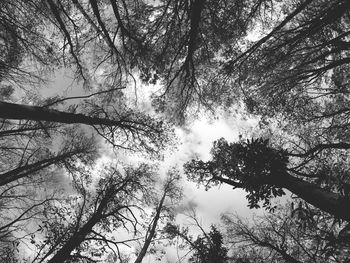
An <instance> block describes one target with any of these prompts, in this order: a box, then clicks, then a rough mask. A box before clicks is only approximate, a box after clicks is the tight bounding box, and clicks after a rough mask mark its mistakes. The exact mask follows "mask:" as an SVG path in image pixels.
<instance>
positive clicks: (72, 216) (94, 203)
mask: <svg viewBox="0 0 350 263" xmlns="http://www.w3.org/2000/svg"><path fill="white" fill-rule="evenodd" d="M85 172H86V173H88V171H85ZM103 172H104V174H103V175H100V179H99V181H98V184H97V185H96V186H97V189H96V192H92V191H91V190H89V188H90V186H89V181H90V180H91V178H90V179H89V176H90V175H89V174H86V176H81V175H80V176H77V177H76V190H77V195H76V196H72V197H69V198H67V200H66V203H61V205H59V204H57V203H56V204H55V203H54V204H53V205H50V206H47V208H46V210H45V215H46V219H45V220H43V222H42V225H41V228H42V230H43V231H44V234H45V237H44V239H43V240H42V241H40V236H39V239H38V240H37V241H36V242H37V245H36V246H37V249H38V252H37V256H36V258H35V259H34V261H33V262H50V263H51V262H65V261H69V260H73V261H74V260H85V259H86V260H90V261H93V260H95V259H97V258H105V257H106V256H108V254H109V253H112V254H113V255H114V256H115V257H116V258H118V257H121V254H120V248H119V246H122V245H123V244H127V242H128V240H121V239H120V238H118V236H116V233H118V232H120V231H121V232H120V234H121V233H122V230H123V229H124V230H125V231H133V232H136V230H137V225H138V224H139V219H138V217H137V213H139V212H142V205H147V203H148V201H149V200H150V198H151V197H152V194H153V193H152V191H150V188H149V187H151V185H152V183H153V175H154V174H153V173H154V171H153V169H152V167H149V166H147V165H141V166H140V167H137V168H132V167H125V169H124V173H125V174H124V175H122V174H121V173H120V172H119V171H118V170H117V169H116V168H114V167H109V168H105V169H104V171H103ZM84 178H86V179H84ZM132 240H133V239H131V240H129V242H130V241H132Z"/></svg>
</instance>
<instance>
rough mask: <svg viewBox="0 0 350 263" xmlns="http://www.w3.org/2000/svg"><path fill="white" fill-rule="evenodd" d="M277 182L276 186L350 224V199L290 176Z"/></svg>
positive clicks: (279, 178)
mask: <svg viewBox="0 0 350 263" xmlns="http://www.w3.org/2000/svg"><path fill="white" fill-rule="evenodd" d="M275 181H276V183H275V185H276V186H278V187H281V188H285V189H288V190H289V191H291V192H292V193H294V194H296V195H297V196H298V197H300V198H302V199H303V200H305V201H306V202H308V203H310V204H312V205H313V206H315V207H317V208H319V209H321V210H323V211H325V212H328V213H330V214H332V215H334V216H336V217H337V218H340V219H344V220H346V221H349V222H350V198H348V197H345V196H342V195H340V194H336V193H333V192H330V191H328V190H325V189H323V188H321V187H320V186H318V185H316V184H313V183H309V182H306V181H304V180H301V179H299V178H296V177H293V176H291V175H289V174H284V175H283V176H280V177H278V179H276V180H275Z"/></svg>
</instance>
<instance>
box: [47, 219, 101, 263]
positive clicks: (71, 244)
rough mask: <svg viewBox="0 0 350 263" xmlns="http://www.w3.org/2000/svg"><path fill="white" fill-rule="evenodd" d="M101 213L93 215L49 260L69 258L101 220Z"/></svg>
mask: <svg viewBox="0 0 350 263" xmlns="http://www.w3.org/2000/svg"><path fill="white" fill-rule="evenodd" d="M100 219H101V218H100V215H99V214H95V215H93V216H92V217H91V218H90V219H89V221H87V222H86V224H85V225H84V226H83V227H82V228H81V229H80V230H79V231H78V232H76V233H75V234H74V235H73V236H72V237H71V238H70V239H69V240H68V241H67V242H66V243H65V244H64V246H63V247H62V248H61V249H60V250H59V251H58V252H57V253H56V254H55V255H54V256H53V257H52V258H51V259H50V260H49V261H48V263H63V262H65V261H66V260H67V259H69V257H70V254H71V253H72V251H73V250H74V249H76V248H77V247H78V246H80V244H81V243H82V242H83V241H84V240H85V238H86V236H87V235H88V234H90V233H91V232H92V228H93V227H94V226H95V225H96V224H97V223H98V222H99V220H100Z"/></svg>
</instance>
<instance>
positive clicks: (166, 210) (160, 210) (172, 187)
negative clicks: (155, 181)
mask: <svg viewBox="0 0 350 263" xmlns="http://www.w3.org/2000/svg"><path fill="white" fill-rule="evenodd" d="M179 179H180V176H179V171H177V170H176V169H174V168H173V169H172V170H170V171H169V172H168V176H167V178H166V181H165V183H164V186H163V193H162V196H161V198H160V201H159V203H158V206H157V207H156V210H155V215H154V217H153V218H152V220H151V222H150V224H149V226H148V228H147V231H146V235H145V238H144V240H143V244H142V248H141V250H140V252H139V253H138V255H137V257H136V259H135V261H134V263H141V262H142V260H143V258H144V257H145V255H146V253H147V250H148V249H149V247H150V245H151V242H152V241H153V239H154V238H155V237H156V235H157V232H156V230H157V227H159V221H160V220H161V219H163V221H164V220H165V219H164V218H167V219H169V218H170V219H171V218H173V211H172V209H171V207H170V205H172V204H173V203H174V202H175V204H177V202H178V201H179V199H180V198H181V189H180V188H179V187H178V186H177V184H178V181H179ZM166 199H170V200H169V201H170V204H166V203H165V202H166ZM169 201H168V202H169ZM162 217H163V218H162Z"/></svg>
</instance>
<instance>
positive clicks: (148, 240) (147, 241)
mask: <svg viewBox="0 0 350 263" xmlns="http://www.w3.org/2000/svg"><path fill="white" fill-rule="evenodd" d="M165 197H166V190H165V191H164V194H163V196H162V199H161V200H160V202H159V205H158V207H157V210H156V215H155V217H154V220H153V224H152V227H151V229H149V232H148V236H147V237H146V239H145V243H144V244H143V247H142V249H141V251H140V254H139V255H138V256H137V258H136V260H135V262H134V263H141V262H142V260H143V258H144V257H145V255H146V253H147V250H148V247H149V245H150V244H151V242H152V239H153V237H154V234H155V232H156V228H157V224H158V220H159V217H160V212H161V211H162V208H163V204H164V200H165Z"/></svg>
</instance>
